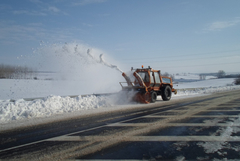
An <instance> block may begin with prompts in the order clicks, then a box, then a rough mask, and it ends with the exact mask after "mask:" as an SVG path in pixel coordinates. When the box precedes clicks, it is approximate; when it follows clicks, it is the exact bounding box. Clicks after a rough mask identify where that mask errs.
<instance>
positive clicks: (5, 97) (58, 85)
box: [0, 43, 240, 129]
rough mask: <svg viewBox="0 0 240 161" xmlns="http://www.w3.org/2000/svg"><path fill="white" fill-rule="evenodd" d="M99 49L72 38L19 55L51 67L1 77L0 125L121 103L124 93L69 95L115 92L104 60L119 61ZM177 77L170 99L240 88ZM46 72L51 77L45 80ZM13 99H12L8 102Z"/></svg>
mask: <svg viewBox="0 0 240 161" xmlns="http://www.w3.org/2000/svg"><path fill="white" fill-rule="evenodd" d="M89 49H91V50H89ZM90 51H91V52H90ZM102 53H103V51H102V50H99V49H96V48H91V47H89V46H88V45H83V44H77V43H65V44H52V45H51V44H50V45H49V44H42V45H41V47H40V48H38V49H34V52H33V55H32V56H30V57H23V58H24V59H25V60H26V61H29V62H30V63H32V64H34V65H37V66H36V68H37V69H38V70H40V71H41V70H42V71H51V72H50V73H46V75H41V76H40V78H39V75H38V76H37V77H38V80H31V79H27V80H14V79H0V127H1V129H2V127H3V126H5V127H8V125H9V124H11V123H19V122H22V123H23V124H26V123H27V122H30V121H31V122H34V120H36V119H37V118H42V119H46V118H48V119H49V118H52V117H56V116H59V114H64V115H65V114H69V115H70V117H71V116H73V115H75V114H76V113H78V114H79V113H84V112H86V111H90V113H94V111H97V110H95V109H98V110H99V109H107V110H108V109H109V108H114V109H115V108H124V107H122V106H119V104H122V103H128V98H130V96H127V95H126V94H124V93H123V94H121V93H120V94H117V95H113V96H99V97H96V96H94V95H92V96H88V97H81V96H78V97H75V98H71V97H68V96H70V95H84V94H93V93H116V92H119V91H120V90H121V86H120V85H119V82H123V81H125V80H124V78H123V77H122V75H121V73H120V72H122V71H121V70H120V69H119V68H118V67H117V66H115V65H112V64H110V63H107V62H113V63H114V64H118V65H119V63H116V62H115V61H114V60H112V59H111V58H110V57H109V56H108V55H106V54H105V52H104V58H106V60H108V61H105V60H103V58H102ZM109 60H110V61H109ZM29 62H28V63H29ZM113 69H117V70H113ZM119 71H120V72H119ZM125 72H128V71H125ZM41 77H42V78H43V77H45V78H47V79H48V80H44V79H41ZM176 77H177V79H179V80H181V81H179V84H174V88H176V89H179V90H178V94H177V95H176V96H174V95H173V99H179V98H184V97H189V96H191V97H192V96H197V95H202V94H211V93H214V92H219V91H226V90H234V89H240V86H234V85H232V82H233V79H212V78H215V77H206V80H202V81H199V76H198V75H197V74H183V75H181V74H180V75H177V76H175V78H176ZM51 78H53V80H49V79H51ZM129 94H130V95H131V94H134V93H129ZM38 97H43V99H35V100H33V101H24V99H23V98H38ZM123 97H124V98H125V99H123ZM12 99H13V100H15V101H14V102H12ZM158 99H161V98H160V97H159V98H158Z"/></svg>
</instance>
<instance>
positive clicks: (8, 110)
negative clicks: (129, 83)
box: [0, 86, 240, 124]
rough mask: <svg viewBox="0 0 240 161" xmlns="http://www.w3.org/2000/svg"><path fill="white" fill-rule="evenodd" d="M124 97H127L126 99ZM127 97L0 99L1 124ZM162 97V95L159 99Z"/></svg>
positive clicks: (200, 91)
mask: <svg viewBox="0 0 240 161" xmlns="http://www.w3.org/2000/svg"><path fill="white" fill-rule="evenodd" d="M235 89H240V86H224V87H210V88H202V89H198V88H195V89H189V90H179V91H178V94H177V95H173V99H174V98H177V97H179V96H184V97H187V96H194V95H195V96H196V95H201V94H211V93H215V92H221V91H229V90H235ZM131 94H134V93H131ZM123 97H125V100H124V101H123ZM127 98H130V96H126V95H125V94H120V93H119V94H116V95H110V96H94V95H90V96H87V97H81V96H78V97H76V98H70V97H61V96H48V97H46V98H44V99H37V100H33V101H24V100H23V99H19V100H16V101H15V102H11V101H10V100H6V101H0V121H1V124H4V123H8V122H11V121H15V120H27V119H30V118H39V117H50V116H53V115H57V114H63V113H74V112H76V111H83V110H90V109H99V108H109V107H113V106H117V105H120V104H121V103H126V102H128V101H129V100H126V99H127ZM160 98H161V97H159V98H158V99H160Z"/></svg>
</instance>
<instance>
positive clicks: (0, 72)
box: [0, 64, 35, 79]
mask: <svg viewBox="0 0 240 161" xmlns="http://www.w3.org/2000/svg"><path fill="white" fill-rule="evenodd" d="M34 76H35V72H34V70H33V69H32V68H29V67H26V66H24V67H23V66H13V65H4V64H0V79H32V78H34Z"/></svg>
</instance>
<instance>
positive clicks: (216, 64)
mask: <svg viewBox="0 0 240 161" xmlns="http://www.w3.org/2000/svg"><path fill="white" fill-rule="evenodd" d="M229 64H231V65H232V64H239V65H240V62H233V63H218V64H203V65H184V66H166V67H164V68H179V67H200V66H214V65H229ZM155 68H159V67H155ZM161 68H163V67H161Z"/></svg>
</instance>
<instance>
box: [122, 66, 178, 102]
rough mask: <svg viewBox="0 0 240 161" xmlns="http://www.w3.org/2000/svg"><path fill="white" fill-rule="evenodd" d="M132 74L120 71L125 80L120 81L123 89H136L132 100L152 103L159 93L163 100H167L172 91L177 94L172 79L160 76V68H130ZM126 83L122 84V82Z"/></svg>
mask: <svg viewBox="0 0 240 161" xmlns="http://www.w3.org/2000/svg"><path fill="white" fill-rule="evenodd" d="M131 71H132V72H133V74H132V75H129V76H128V75H127V74H126V73H124V72H123V73H122V76H123V77H124V78H125V79H126V81H127V82H120V85H121V86H122V90H123V91H136V94H135V95H134V96H133V100H134V101H137V102H141V103H150V102H151V103H154V102H155V101H156V100H157V96H159V95H161V96H162V99H163V100H164V101H169V100H170V99H171V96H172V92H174V94H177V90H176V89H174V88H173V83H172V79H171V78H170V77H166V76H162V75H161V71H160V70H153V69H152V68H150V66H149V67H148V68H143V66H142V68H138V69H133V68H132V69H131ZM124 83H125V84H127V86H124V85H123V84H124Z"/></svg>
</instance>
